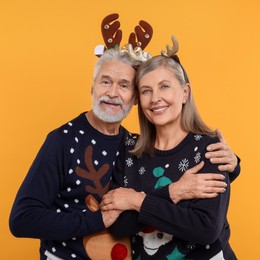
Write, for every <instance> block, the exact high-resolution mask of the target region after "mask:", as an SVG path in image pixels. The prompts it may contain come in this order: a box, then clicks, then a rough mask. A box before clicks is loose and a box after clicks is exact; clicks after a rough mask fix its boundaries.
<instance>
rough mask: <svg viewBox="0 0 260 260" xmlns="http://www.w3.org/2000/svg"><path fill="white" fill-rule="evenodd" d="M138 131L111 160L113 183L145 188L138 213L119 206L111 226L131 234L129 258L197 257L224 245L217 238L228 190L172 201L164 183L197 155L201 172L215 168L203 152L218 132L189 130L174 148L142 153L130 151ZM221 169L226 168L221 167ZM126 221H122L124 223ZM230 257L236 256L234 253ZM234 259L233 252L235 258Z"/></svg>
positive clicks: (120, 233) (212, 253)
mask: <svg viewBox="0 0 260 260" xmlns="http://www.w3.org/2000/svg"><path fill="white" fill-rule="evenodd" d="M136 140H137V136H134V135H129V137H128V139H127V141H126V142H125V146H124V147H123V148H122V150H121V151H120V155H119V157H118V160H117V162H116V165H115V168H114V172H113V179H112V187H113V188H116V187H119V186H123V187H126V188H133V189H135V190H136V191H139V192H144V193H146V198H145V200H144V202H143V204H142V207H141V210H140V212H139V214H137V213H136V212H132V211H130V212H124V214H121V215H120V218H119V219H118V220H117V221H116V223H115V224H114V225H113V226H112V227H111V231H112V232H113V233H114V234H116V235H118V236H124V235H131V236H132V250H133V259H174V260H175V259H176V260H177V259H197V260H204V259H205V260H208V259H210V258H211V257H214V256H215V255H216V254H217V253H219V252H221V251H222V250H223V248H224V247H225V246H226V245H225V244H224V245H223V244H222V243H226V242H227V241H225V242H224V241H221V238H220V237H221V236H222V235H221V234H222V232H224V233H225V232H226V233H227V236H228V235H229V229H228V228H226V224H227V221H226V213H227V209H228V204H229V196H230V192H229V178H228V175H226V177H227V178H226V181H227V183H228V186H227V191H226V192H225V193H223V194H220V195H219V196H218V197H217V198H214V199H203V200H186V201H181V202H180V203H178V204H177V205H175V204H174V203H173V202H172V201H171V199H170V197H169V192H168V185H169V184H171V183H173V182H175V181H177V180H178V179H179V178H180V177H181V176H182V175H183V173H184V172H185V171H187V170H188V169H190V168H192V167H194V166H195V165H197V164H198V163H199V162H201V161H202V160H203V161H204V162H205V165H204V167H203V169H202V170H201V171H200V172H201V173H203V172H204V173H207V172H211V173H218V169H217V165H213V164H211V163H210V162H209V160H207V159H206V158H205V152H206V147H207V145H209V144H211V143H215V142H218V141H219V140H218V139H217V138H213V137H209V136H207V135H199V134H193V133H189V134H188V135H187V136H186V138H185V139H184V140H183V141H182V142H181V143H180V144H179V145H177V146H176V147H175V148H173V149H171V150H167V151H161V150H155V152H154V154H153V155H151V156H150V155H147V154H143V156H142V157H141V158H137V157H136V156H133V155H132V153H131V152H130V151H131V150H132V149H133V147H134V145H135V142H134V141H136ZM224 174H225V173H224ZM124 223H127V225H124ZM234 257H235V256H234ZM234 259H235V258H234Z"/></svg>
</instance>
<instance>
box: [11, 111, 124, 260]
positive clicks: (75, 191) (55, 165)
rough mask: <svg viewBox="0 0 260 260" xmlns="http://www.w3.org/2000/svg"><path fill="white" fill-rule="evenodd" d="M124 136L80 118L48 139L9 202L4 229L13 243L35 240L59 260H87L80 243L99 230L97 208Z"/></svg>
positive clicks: (82, 116)
mask: <svg viewBox="0 0 260 260" xmlns="http://www.w3.org/2000/svg"><path fill="white" fill-rule="evenodd" d="M126 135H127V131H126V130H125V129H124V128H123V127H120V132H119V134H118V135H115V136H108V135H104V134H102V133H100V132H98V131H97V130H95V129H94V128H93V127H92V126H91V125H90V124H89V123H88V121H87V119H86V117H85V113H82V114H80V115H79V116H78V117H76V118H75V119H73V120H71V121H70V122H68V123H66V124H64V125H63V126H61V127H59V128H58V129H56V130H54V131H52V132H51V133H49V134H48V136H47V138H46V140H45V142H44V144H43V145H42V147H41V149H40V151H39V153H38V154H37V156H36V158H35V160H34V162H33V164H32V166H31V167H30V169H29V172H28V174H27V176H26V177H25V180H24V181H23V183H22V185H21V187H20V189H19V191H18V193H17V197H16V199H15V202H14V205H13V208H12V211H11V215H10V229H11V231H12V233H13V234H14V235H15V236H17V237H31V238H40V239H41V249H40V251H41V259H46V256H45V255H44V253H45V251H46V250H47V251H49V252H50V253H52V254H53V255H55V256H57V257H59V258H62V259H89V257H88V256H87V254H86V252H85V250H84V247H83V244H82V238H83V237H84V236H86V235H89V234H93V233H95V232H98V231H101V230H103V229H104V224H103V221H102V216H101V213H100V211H99V210H98V211H96V212H93V211H91V210H90V209H89V208H88V207H87V206H86V203H85V199H86V198H87V197H88V196H89V195H90V196H93V198H94V199H95V200H96V201H97V202H100V201H101V198H102V196H103V194H104V193H106V192H107V190H108V188H109V183H110V180H111V175H112V168H113V165H114V163H115V160H116V157H117V155H118V151H119V149H120V145H121V144H122V143H123V142H124V138H125V137H126Z"/></svg>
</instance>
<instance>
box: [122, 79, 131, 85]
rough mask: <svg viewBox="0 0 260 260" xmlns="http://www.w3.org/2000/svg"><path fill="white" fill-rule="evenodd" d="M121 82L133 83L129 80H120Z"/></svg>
mask: <svg viewBox="0 0 260 260" xmlns="http://www.w3.org/2000/svg"><path fill="white" fill-rule="evenodd" d="M120 82H122V83H129V84H130V83H131V81H130V80H127V79H122V80H120Z"/></svg>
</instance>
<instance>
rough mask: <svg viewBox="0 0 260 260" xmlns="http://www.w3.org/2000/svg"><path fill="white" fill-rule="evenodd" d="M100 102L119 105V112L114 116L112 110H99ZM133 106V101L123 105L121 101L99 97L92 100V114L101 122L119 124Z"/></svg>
mask: <svg viewBox="0 0 260 260" xmlns="http://www.w3.org/2000/svg"><path fill="white" fill-rule="evenodd" d="M102 101H111V102H112V103H113V102H115V103H116V104H118V105H120V107H121V112H120V113H117V114H115V113H114V111H113V110H112V109H109V107H107V108H106V110H102V109H101V108H100V103H101V102H102ZM133 104H134V101H132V102H131V103H130V104H128V105H124V104H123V102H122V101H120V100H119V101H118V99H117V100H116V101H115V100H114V99H110V98H107V97H101V98H100V99H99V100H94V99H93V108H92V109H93V113H94V114H95V115H96V116H97V117H98V118H99V119H100V120H102V121H104V122H107V123H117V122H121V121H122V120H123V119H124V118H125V117H126V116H127V115H128V113H129V112H130V110H131V108H132V106H133Z"/></svg>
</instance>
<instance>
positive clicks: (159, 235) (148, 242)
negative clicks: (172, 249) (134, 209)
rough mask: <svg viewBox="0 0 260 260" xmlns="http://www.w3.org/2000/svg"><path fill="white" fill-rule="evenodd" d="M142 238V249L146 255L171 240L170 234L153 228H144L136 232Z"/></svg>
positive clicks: (155, 251)
mask: <svg viewBox="0 0 260 260" xmlns="http://www.w3.org/2000/svg"><path fill="white" fill-rule="evenodd" d="M138 235H139V236H141V237H142V238H143V245H144V250H145V252H146V253H147V254H148V255H154V254H156V253H157V251H158V250H159V248H160V247H161V246H163V245H165V244H167V243H169V242H170V241H171V240H172V237H173V236H172V235H170V234H167V233H163V232H160V231H158V230H155V229H154V228H151V227H149V228H146V229H144V230H143V231H141V232H139V233H138Z"/></svg>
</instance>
